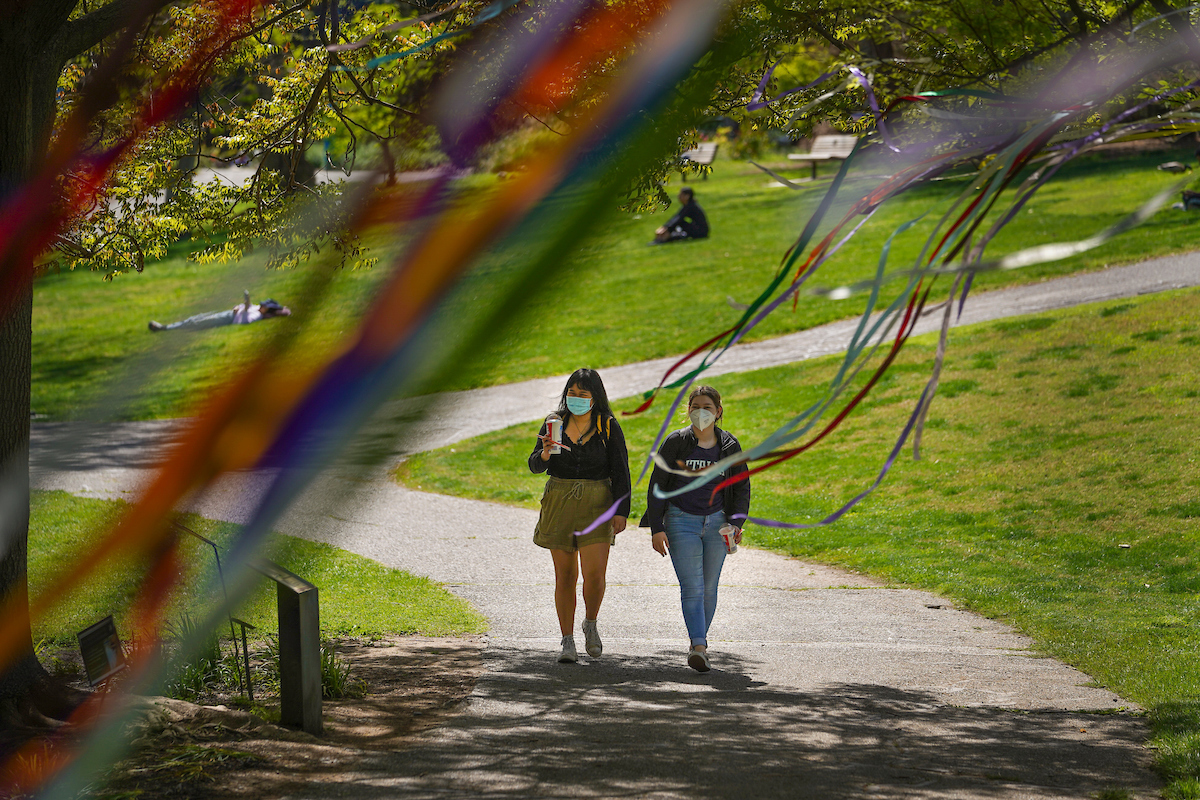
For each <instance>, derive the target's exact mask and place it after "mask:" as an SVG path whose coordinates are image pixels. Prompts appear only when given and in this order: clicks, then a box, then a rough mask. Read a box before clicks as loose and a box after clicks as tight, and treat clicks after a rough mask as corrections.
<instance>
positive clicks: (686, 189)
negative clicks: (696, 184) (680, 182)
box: [679, 186, 696, 200]
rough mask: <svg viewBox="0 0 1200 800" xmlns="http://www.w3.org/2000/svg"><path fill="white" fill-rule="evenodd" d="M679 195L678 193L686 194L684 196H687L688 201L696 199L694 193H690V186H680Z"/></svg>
mask: <svg viewBox="0 0 1200 800" xmlns="http://www.w3.org/2000/svg"><path fill="white" fill-rule="evenodd" d="M679 193H680V194H686V195H687V196H688V199H689V200H695V199H696V193H695V192H693V191H692V187H690V186H680V187H679Z"/></svg>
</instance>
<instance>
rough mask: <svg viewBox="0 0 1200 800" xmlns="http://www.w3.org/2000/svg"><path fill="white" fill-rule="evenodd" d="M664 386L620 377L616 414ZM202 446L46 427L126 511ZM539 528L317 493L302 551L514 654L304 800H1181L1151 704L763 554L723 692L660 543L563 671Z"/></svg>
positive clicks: (737, 585)
mask: <svg viewBox="0 0 1200 800" xmlns="http://www.w3.org/2000/svg"><path fill="white" fill-rule="evenodd" d="M1197 284H1200V256H1186V257H1180V258H1173V259H1160V260H1158V261H1155V262H1150V263H1149V264H1146V265H1139V266H1137V267H1130V268H1122V269H1118V270H1109V271H1106V272H1103V273H1098V274H1092V275H1087V276H1081V277H1079V278H1069V279H1063V280H1060V281H1052V282H1047V283H1044V284H1038V285H1036V286H1033V287H1024V288H1022V289H1010V290H1005V291H1003V292H995V293H991V294H989V295H980V296H979V297H976V298H974V299H973V300H972V301H971V303H969V304H968V314H970V315H971V316H970V317H967V316H964V323H965V322H968V321H981V320H982V319H994V318H997V317H1001V316H1006V315H1011V314H1014V313H1028V312H1031V311H1038V310H1046V309H1049V308H1055V307H1062V306H1065V305H1072V304H1075V303H1079V302H1090V301H1095V300H1104V299H1111V298H1115V297H1123V296H1130V295H1134V294H1139V293H1143V292H1146V291H1157V290H1161V289H1164V288H1172V287H1176V286H1184V285H1197ZM931 324H932V323H931ZM845 330H846V326H845V325H844V324H835V325H831V326H826V327H825V328H822V329H817V330H815V331H809V332H805V333H803V334H795V335H793V336H789V337H784V338H782V339H777V340H773V341H770V342H762V343H759V344H754V345H747V346H745V347H744V348H739V349H738V351H737V353H736V355H735V356H734V357H731V358H728V359H727V360H726V361H725V362H723V364H722V366H721V367H720V371H721V372H728V371H732V370H733V369H736V368H740V369H752V368H758V367H764V366H769V365H773V364H779V363H786V362H788V361H794V360H798V359H800V358H807V357H812V356H814V355H821V354H825V353H830V352H836V351H837V348H838V346H839V345H840V344H841V343H843V342H844V341H845ZM731 355H733V354H731ZM662 368H663V367H662V366H661V364H656V363H652V364H649V365H633V366H630V367H622V368H617V369H608V370H605V372H604V375H605V380H606V383H607V385H608V386H609V387H610V388H611V391H612V394H613V396H614V397H616V396H624V395H628V394H632V393H634V392H636V391H640V390H641V389H643V388H645V386H646V385H647V384H652V383H653V382H654V380H656V379H657V375H658V373H659V372H660V371H661V369H662ZM714 374H718V373H714ZM561 386H562V378H554V379H548V380H546V381H533V382H529V383H526V384H520V385H516V386H510V387H496V388H493V389H485V390H480V391H478V392H471V393H461V394H458V395H455V396H452V397H448V398H446V397H444V398H441V399H440V400H439V402H438V403H436V404H435V408H436V409H437V410H438V411H437V413H435V414H434V415H433V417H432V419H431V421H430V422H429V423H428V424H426V425H425V426H424V427H423V428H422V431H421V436H420V438H414V439H410V440H408V441H407V442H406V443H405V445H404V448H405V449H408V450H412V449H418V448H423V447H426V446H432V445H434V444H439V443H446V442H452V441H457V440H458V439H461V438H464V437H466V436H471V435H475V434H477V433H480V432H483V431H484V430H488V429H496V428H500V427H504V426H507V425H509V424H513V423H517V422H522V421H528V420H530V419H534V418H537V417H539V416H541V414H542V413H544V411H545V409H546V408H547V407H548V405H549V403H550V399H551V398H552V397H553V396H555V395H556V394H557V392H558V391H560V390H561ZM392 411H393V413H395V414H402V413H406V411H405V409H403V408H400V407H397V408H395V409H393V410H392ZM409 411H411V409H409ZM448 411H449V413H447V412H448ZM484 411H486V413H483V412H484ZM450 420H454V422H451V421H450ZM459 420H466V421H467V422H468V423H469V424H467V425H463V426H458V421H459ZM177 424H178V423H172V422H161V423H136V424H128V425H118V426H111V427H109V428H106V429H105V430H103V431H98V432H89V431H87V430H85V429H82V428H80V427H77V426H72V425H58V426H53V425H38V426H36V427H35V436H34V455H33V458H32V459H31V463H32V465H33V468H34V476H35V482H36V483H37V485H39V486H41V487H42V488H63V489H66V490H68V491H72V492H76V493H79V494H88V495H92V496H123V495H127V494H128V493H130V492H133V491H136V488H137V486H139V485H140V484H141V482H142V481H143V480H144V479H145V476H146V474H147V470H148V468H149V467H150V466H151V465H152V464H153V462H154V460H155V459H156V458H157V453H158V452H160V448H161V445H162V443H163V442H164V441H167V440H169V438H170V435H171V433H172V431H173V430H174V429H175V426H176V425H177ZM456 426H457V427H456ZM260 486H261V480H260V478H259V476H255V475H241V476H234V477H233V478H231V479H229V480H228V481H226V482H225V483H224V484H222V485H221V486H219V487H217V488H216V489H214V490H213V491H212V492H210V493H209V494H208V495H207V496H205V497H201V498H196V499H195V500H194V501H193V504H192V505H193V507H194V508H195V509H196V510H197V511H199V512H200V513H203V514H205V515H207V516H210V517H213V518H216V519H228V520H231V521H241V520H242V519H244V518H245V515H246V513H247V510H248V509H249V508H251V507H252V506H253V498H254V497H255V496H256V492H257V490H258V489H259V487H260ZM535 518H536V515H535V514H534V512H530V511H525V510H522V509H514V508H509V507H505V506H497V505H491V504H487V503H479V502H474V501H467V500H461V499H457V498H450V497H443V496H438V495H431V494H426V493H421V492H412V491H408V490H406V489H402V488H400V487H397V486H395V485H394V484H392V483H391V482H389V481H388V480H386V478H385V477H383V476H381V475H379V474H378V473H376V474H374V475H367V476H365V477H364V476H363V475H360V474H347V470H342V471H341V473H339V472H338V471H334V472H333V473H331V474H329V475H327V476H325V477H324V478H323V479H322V480H321V481H320V482H319V483H318V484H317V485H316V486H314V487H313V489H312V490H311V491H309V492H307V493H306V494H305V496H304V498H303V499H302V501H301V502H300V503H298V504H297V505H296V507H295V508H294V509H293V510H292V512H291V513H290V514H289V516H288V517H287V519H286V520H284V521H283V523H282V524H281V525H280V529H281V530H282V531H284V532H286V533H291V534H294V535H298V536H304V537H307V538H311V539H318V540H323V541H328V542H331V543H335V544H337V545H338V546H340V547H343V548H346V549H349V550H352V551H354V552H358V553H361V554H363V555H366V556H369V557H371V558H374V559H377V560H379V561H381V562H383V563H385V564H389V565H391V566H395V567H399V568H402V569H406V570H409V571H411V572H414V573H417V574H424V575H429V576H431V577H433V578H434V579H435V580H438V581H442V582H444V583H446V584H447V585H448V586H449V587H450V588H451V590H452V591H454V592H455V593H456V594H458V595H460V596H462V597H465V598H467V599H468V600H470V601H471V602H472V603H474V604H475V605H476V607H478V608H479V609H480V610H481V611H482V612H483V613H484V614H486V615H487V616H488V618H489V619H490V620H491V622H492V632H491V641H490V646H489V648H488V650H487V653H486V661H487V668H488V669H487V672H486V674H485V676H484V677H483V678H482V679H481V680H480V682H479V685H478V687H477V688H476V691H475V693H474V695H473V696H472V699H471V701H470V704H469V706H468V708H467V709H466V710H465V711H464V712H463V713H462V714H460V715H458V716H457V717H455V718H454V719H453V720H452V721H451V722H450V723H449V724H448V725H446V726H445V727H443V728H441V729H439V730H438V731H436V732H435V733H433V734H431V735H430V736H428V737H427V738H426V740H425V741H424V742H423V743H422V744H421V745H420V746H418V747H416V748H415V749H413V750H410V751H406V752H404V753H401V754H383V753H367V752H364V753H363V757H362V759H361V761H360V762H359V764H358V765H357V767H356V769H355V770H353V771H350V772H347V773H346V774H345V776H344V782H342V783H338V784H328V783H326V784H322V785H319V786H318V785H314V786H311V787H309V789H308V790H307V791H305V792H304V793H302V794H293V795H291V796H292V797H312V798H318V797H343V796H354V797H357V798H375V797H379V798H384V797H387V798H391V797H397V796H403V797H430V798H450V797H454V798H458V797H461V798H468V797H485V798H489V797H497V798H498V797H505V798H508V797H511V798H524V797H535V796H536V797H645V798H743V797H781V798H782V797H788V798H794V797H813V798H826V797H833V798H841V797H846V798H850V797H904V798H924V797H931V798H932V797H938V798H1051V797H1054V798H1060V797H1078V798H1085V797H1094V796H1096V794H1097V793H1098V792H1100V791H1101V790H1103V789H1106V788H1110V787H1116V788H1123V789H1127V790H1129V791H1130V792H1131V793H1132V795H1131V796H1134V797H1153V796H1157V792H1158V786H1159V784H1158V782H1157V779H1156V777H1155V776H1154V775H1153V773H1152V772H1151V771H1150V770H1149V763H1150V757H1149V755H1148V753H1147V751H1146V750H1145V749H1144V747H1143V746H1142V744H1141V743H1142V742H1144V741H1145V738H1146V736H1147V728H1146V726H1145V724H1144V723H1143V722H1142V720H1141V719H1140V718H1138V717H1136V716H1133V715H1130V714H1120V713H1118V714H1113V713H1099V714H1097V713H1089V712H1096V711H1099V712H1111V711H1112V710H1113V709H1119V708H1127V707H1129V705H1130V704H1128V703H1126V702H1124V701H1122V700H1121V699H1119V698H1117V697H1115V696H1114V695H1112V694H1111V693H1109V692H1106V691H1104V690H1102V689H1099V688H1095V687H1091V686H1089V685H1088V684H1089V679H1088V677H1087V676H1086V675H1083V674H1081V673H1079V672H1077V671H1075V670H1073V669H1071V668H1069V667H1066V666H1065V665H1062V664H1060V663H1058V662H1056V661H1054V660H1052V659H1048V658H1042V657H1040V656H1039V655H1038V654H1037V653H1035V652H1032V651H1031V649H1030V648H1031V643H1030V642H1029V640H1028V639H1026V638H1024V637H1022V636H1019V635H1017V634H1015V633H1013V632H1012V631H1011V630H1010V629H1008V628H1006V627H1005V626H1003V625H1001V624H999V623H996V622H993V621H990V620H985V619H982V618H979V617H977V616H974V615H972V614H968V613H965V612H961V611H958V610H955V609H954V608H953V607H952V606H951V604H950V603H948V602H947V601H946V600H944V599H941V598H938V597H936V596H934V595H931V594H928V593H924V592H918V591H912V590H906V589H894V588H890V587H886V586H881V585H879V584H877V583H875V582H873V581H870V580H867V579H864V578H862V577H861V576H857V575H853V574H849V573H845V572H841V571H837V570H832V569H828V568H824V567H818V566H813V565H810V564H806V563H802V562H799V561H796V560H793V559H787V558H783V557H781V556H777V555H774V554H770V553H764V552H761V551H753V550H743V552H740V553H738V554H737V555H736V556H733V557H732V558H731V559H729V561H727V567H726V571H725V574H724V576H723V579H722V594H721V606H720V609H719V611H718V614H717V618H716V620H715V621H714V624H713V630H712V632H711V641H712V651H713V658H714V666H715V670H714V671H713V672H712V673H709V674H708V675H706V676H701V675H698V674H695V673H693V672H691V671H690V670H688V669H687V668H686V667H684V665H683V650H684V642H685V639H684V632H683V625H682V620H681V619H680V616H679V610H678V594H677V589H676V588H675V586H674V575H673V573H672V571H671V568H670V564H669V562H667V561H666V560H664V559H661V558H659V557H658V556H657V554H655V553H653V551H651V550H650V547H649V537H648V536H647V535H646V532H644V531H636V530H635V531H629V532H627V533H625V534H622V535H621V537H620V540H619V546H618V547H617V548H616V549H615V550H614V551H613V557H612V561H611V568H610V573H609V581H610V583H609V590H608V595H607V597H606V600H605V605H604V610H603V613H602V615H601V631H602V634H603V635H604V638H605V644H606V652H605V656H604V657H603V658H602V659H600V660H598V661H591V660H589V659H586V658H585V659H584V662H583V663H581V664H579V665H559V664H557V663H555V662H554V659H553V656H554V654H555V652H556V646H557V639H558V637H557V630H556V629H557V625H556V623H555V621H554V612H553V595H552V593H553V584H552V578H553V575H552V570H551V567H550V563H549V558H548V557H546V555H545V553H544V552H543V551H541V550H540V549H539V548H537V547H535V546H534V545H533V544H532V543H531V542H530V541H529V538H530V535H531V533H530V532H531V531H532V528H533V523H534V520H535Z"/></svg>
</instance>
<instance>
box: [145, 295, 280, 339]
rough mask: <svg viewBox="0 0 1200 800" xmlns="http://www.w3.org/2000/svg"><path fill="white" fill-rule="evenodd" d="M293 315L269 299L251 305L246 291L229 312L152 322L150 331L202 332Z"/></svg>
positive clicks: (213, 312)
mask: <svg viewBox="0 0 1200 800" xmlns="http://www.w3.org/2000/svg"><path fill="white" fill-rule="evenodd" d="M291 313H292V310H291V309H290V308H288V307H287V306H284V305H280V304H279V303H277V302H275V301H274V300H271V299H269V298H268V299H266V300H263V301H262V302H261V303H251V302H250V291H249V290H246V292H245V295H244V297H243V300H242V304H241V305H239V306H234V307H233V308H231V309H229V310H228V311H209V312H207V313H205V314H196V315H194V316H191V317H188V318H187V319H182V320H180V321H179V322H172V323H171V324H170V325H163V324H162V323H161V322H155V321H154V320H150V330H151V331H154V332H157V331H174V330H178V329H180V328H187V329H190V330H200V329H202V328H219V327H220V326H222V325H249V324H250V323H251V322H258V321H259V320H260V319H270V318H271V317H287V316H290V315H291Z"/></svg>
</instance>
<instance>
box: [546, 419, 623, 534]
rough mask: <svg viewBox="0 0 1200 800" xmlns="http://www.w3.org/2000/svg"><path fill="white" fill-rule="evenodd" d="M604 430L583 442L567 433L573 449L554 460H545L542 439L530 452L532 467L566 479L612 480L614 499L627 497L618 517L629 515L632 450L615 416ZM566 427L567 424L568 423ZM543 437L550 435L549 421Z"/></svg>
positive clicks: (556, 454)
mask: <svg viewBox="0 0 1200 800" xmlns="http://www.w3.org/2000/svg"><path fill="white" fill-rule="evenodd" d="M604 427H605V429H606V430H607V433H608V435H607V436H605V435H604V431H601V430H595V431H593V432H592V435H591V437H590V438H589V439H588V440H587V441H585V442H584V443H583V444H582V445H578V444H576V443H575V442H572V441H571V440H570V439H569V438H568V437H567V436H566V434H565V433H564V434H563V444H565V445H567V447H570V448H571V449H570V450H569V451H568V450H563V451H562V452H561V453H555V454H553V455H551V456H550V460H548V461H543V460H542V442H541V440H540V439H538V440H537V441H536V443H535V444H534V446H533V452H532V453H530V454H529V469H530V471H532V472H535V473H540V472H549V473H550V476H551V477H552V478H562V479H564V480H569V481H570V480H576V481H578V480H584V481H602V480H605V479H607V480H609V481H611V482H612V494H613V501H614V502H615V501H616V499H617V498H618V497H622V496H625V499H624V500H622V501H621V505H619V506H618V507H617V516H618V517H628V516H629V508H630V498H629V497H628V496H626V495H628V494H629V488H630V485H631V481H630V477H629V450H628V449H627V448H626V446H625V433H624V431H622V430H621V426H620V425H619V424H618V423H617V420H616V419H615V418H614V417H609V418H608V424H607V425H605V426H604ZM564 430H565V425H564ZM538 435H539V436H545V435H546V423H544V422H543V423H542V427H541V429H540V430H539V431H538Z"/></svg>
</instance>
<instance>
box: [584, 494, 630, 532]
mask: <svg viewBox="0 0 1200 800" xmlns="http://www.w3.org/2000/svg"><path fill="white" fill-rule="evenodd" d="M631 494H632V490H630V491H628V492H626V493H625V494H623V495H621V496H620V497H619V498H618V499H617V502H615V503H613V504H612V505H611V506H609V507H608V511H605V512H604V513H603V514H601V515H600V516H598V517H596V519H594V520H593V521H592V524H591V525H588V526H587V527H586V528H584V529H583V530H581V531H575V535H576V536H586V535H587V534H589V533H591V532H592V531H594V530H596V528H599V527H600V526H601V525H603V524H604V523H606V522H608V521H609V520H610V519H612V518H613V517H615V516H616V515H617V506H619V505H621V503H624V502H625V500H626V499H628V498H629V496H630V495H631Z"/></svg>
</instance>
